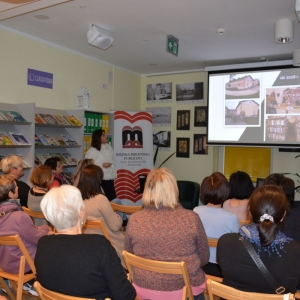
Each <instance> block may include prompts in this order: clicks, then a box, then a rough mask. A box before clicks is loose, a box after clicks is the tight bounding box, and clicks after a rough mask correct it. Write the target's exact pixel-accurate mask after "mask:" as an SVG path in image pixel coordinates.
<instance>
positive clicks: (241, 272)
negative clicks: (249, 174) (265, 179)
mask: <svg viewBox="0 0 300 300" xmlns="http://www.w3.org/2000/svg"><path fill="white" fill-rule="evenodd" d="M287 209H288V203H287V201H286V197H285V194H284V193H283V191H282V189H280V188H278V187H276V186H261V187H259V188H257V189H256V190H255V191H254V192H253V193H252V195H251V197H250V199H249V211H250V214H251V216H252V221H253V223H251V224H250V225H244V226H242V227H241V228H240V231H239V233H230V234H225V235H223V236H222V237H221V238H220V239H219V243H218V248H217V254H218V255H217V257H218V262H219V265H220V267H221V271H222V274H223V277H224V280H223V283H224V284H226V285H229V286H232V287H234V288H237V289H240V290H243V291H248V292H257V293H270V294H275V288H274V287H273V286H272V285H271V284H270V283H269V281H268V280H267V279H266V278H265V277H264V275H263V274H262V273H261V271H260V269H259V268H258V267H257V265H256V263H255V262H254V261H253V259H252V257H251V256H250V254H249V253H248V251H247V249H246V247H245V246H244V243H243V241H242V239H245V240H246V241H248V242H250V244H251V245H252V246H253V248H254V250H255V251H256V252H257V254H258V256H259V257H260V259H261V260H262V262H263V263H264V264H265V266H266V268H267V269H268V271H269V272H270V273H271V275H272V276H273V277H274V279H275V280H276V281H277V282H278V284H279V286H283V287H284V288H285V289H286V290H285V292H284V293H295V292H296V287H297V286H298V284H299V283H300V270H299V268H297V267H295V265H297V262H299V261H300V244H299V243H298V242H297V241H293V239H291V238H289V237H287V236H286V235H285V234H284V233H282V232H281V231H280V230H279V224H280V223H281V222H282V221H283V219H284V217H285V213H286V210H287ZM233 262H234V264H233ZM279 286H278V287H279Z"/></svg>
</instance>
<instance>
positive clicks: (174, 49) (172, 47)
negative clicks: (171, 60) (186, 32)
mask: <svg viewBox="0 0 300 300" xmlns="http://www.w3.org/2000/svg"><path fill="white" fill-rule="evenodd" d="M178 46H179V40H178V39H177V38H176V37H175V36H173V35H168V36H167V52H169V53H172V54H173V55H176V56H178Z"/></svg>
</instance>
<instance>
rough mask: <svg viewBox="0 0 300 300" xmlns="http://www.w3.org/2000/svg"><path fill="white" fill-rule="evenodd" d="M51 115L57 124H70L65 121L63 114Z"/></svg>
mask: <svg viewBox="0 0 300 300" xmlns="http://www.w3.org/2000/svg"><path fill="white" fill-rule="evenodd" d="M53 117H54V118H55V120H56V122H57V124H59V125H70V124H69V122H67V120H66V119H65V118H64V117H63V116H59V115H53Z"/></svg>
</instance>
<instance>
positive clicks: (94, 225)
mask: <svg viewBox="0 0 300 300" xmlns="http://www.w3.org/2000/svg"><path fill="white" fill-rule="evenodd" d="M86 228H91V229H97V230H101V231H102V233H103V235H104V236H105V237H106V238H107V239H108V240H109V242H110V243H111V239H110V236H109V234H108V232H107V229H106V227H105V225H104V223H103V221H102V220H94V221H86V222H85V224H83V228H82V229H83V233H84V230H85V229H86Z"/></svg>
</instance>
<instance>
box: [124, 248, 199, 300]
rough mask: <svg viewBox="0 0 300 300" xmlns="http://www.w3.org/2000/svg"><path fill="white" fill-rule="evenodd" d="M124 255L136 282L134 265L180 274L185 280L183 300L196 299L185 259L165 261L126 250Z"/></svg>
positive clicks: (153, 270)
mask: <svg viewBox="0 0 300 300" xmlns="http://www.w3.org/2000/svg"><path fill="white" fill-rule="evenodd" d="M122 255H123V259H124V261H125V263H126V266H127V269H128V271H129V275H130V278H131V280H132V281H133V282H134V272H133V268H132V266H134V267H137V268H140V269H143V270H147V271H151V272H157V273H164V274H179V275H182V277H183V280H184V287H183V293H182V300H185V299H189V300H194V296H193V292H192V288H191V284H190V279H189V274H188V272H187V268H186V264H185V262H184V261H181V262H165V261H157V260H151V259H145V258H142V257H139V256H136V255H134V254H131V253H129V252H127V251H126V250H124V251H123V252H122ZM187 297H188V298H187Z"/></svg>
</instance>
